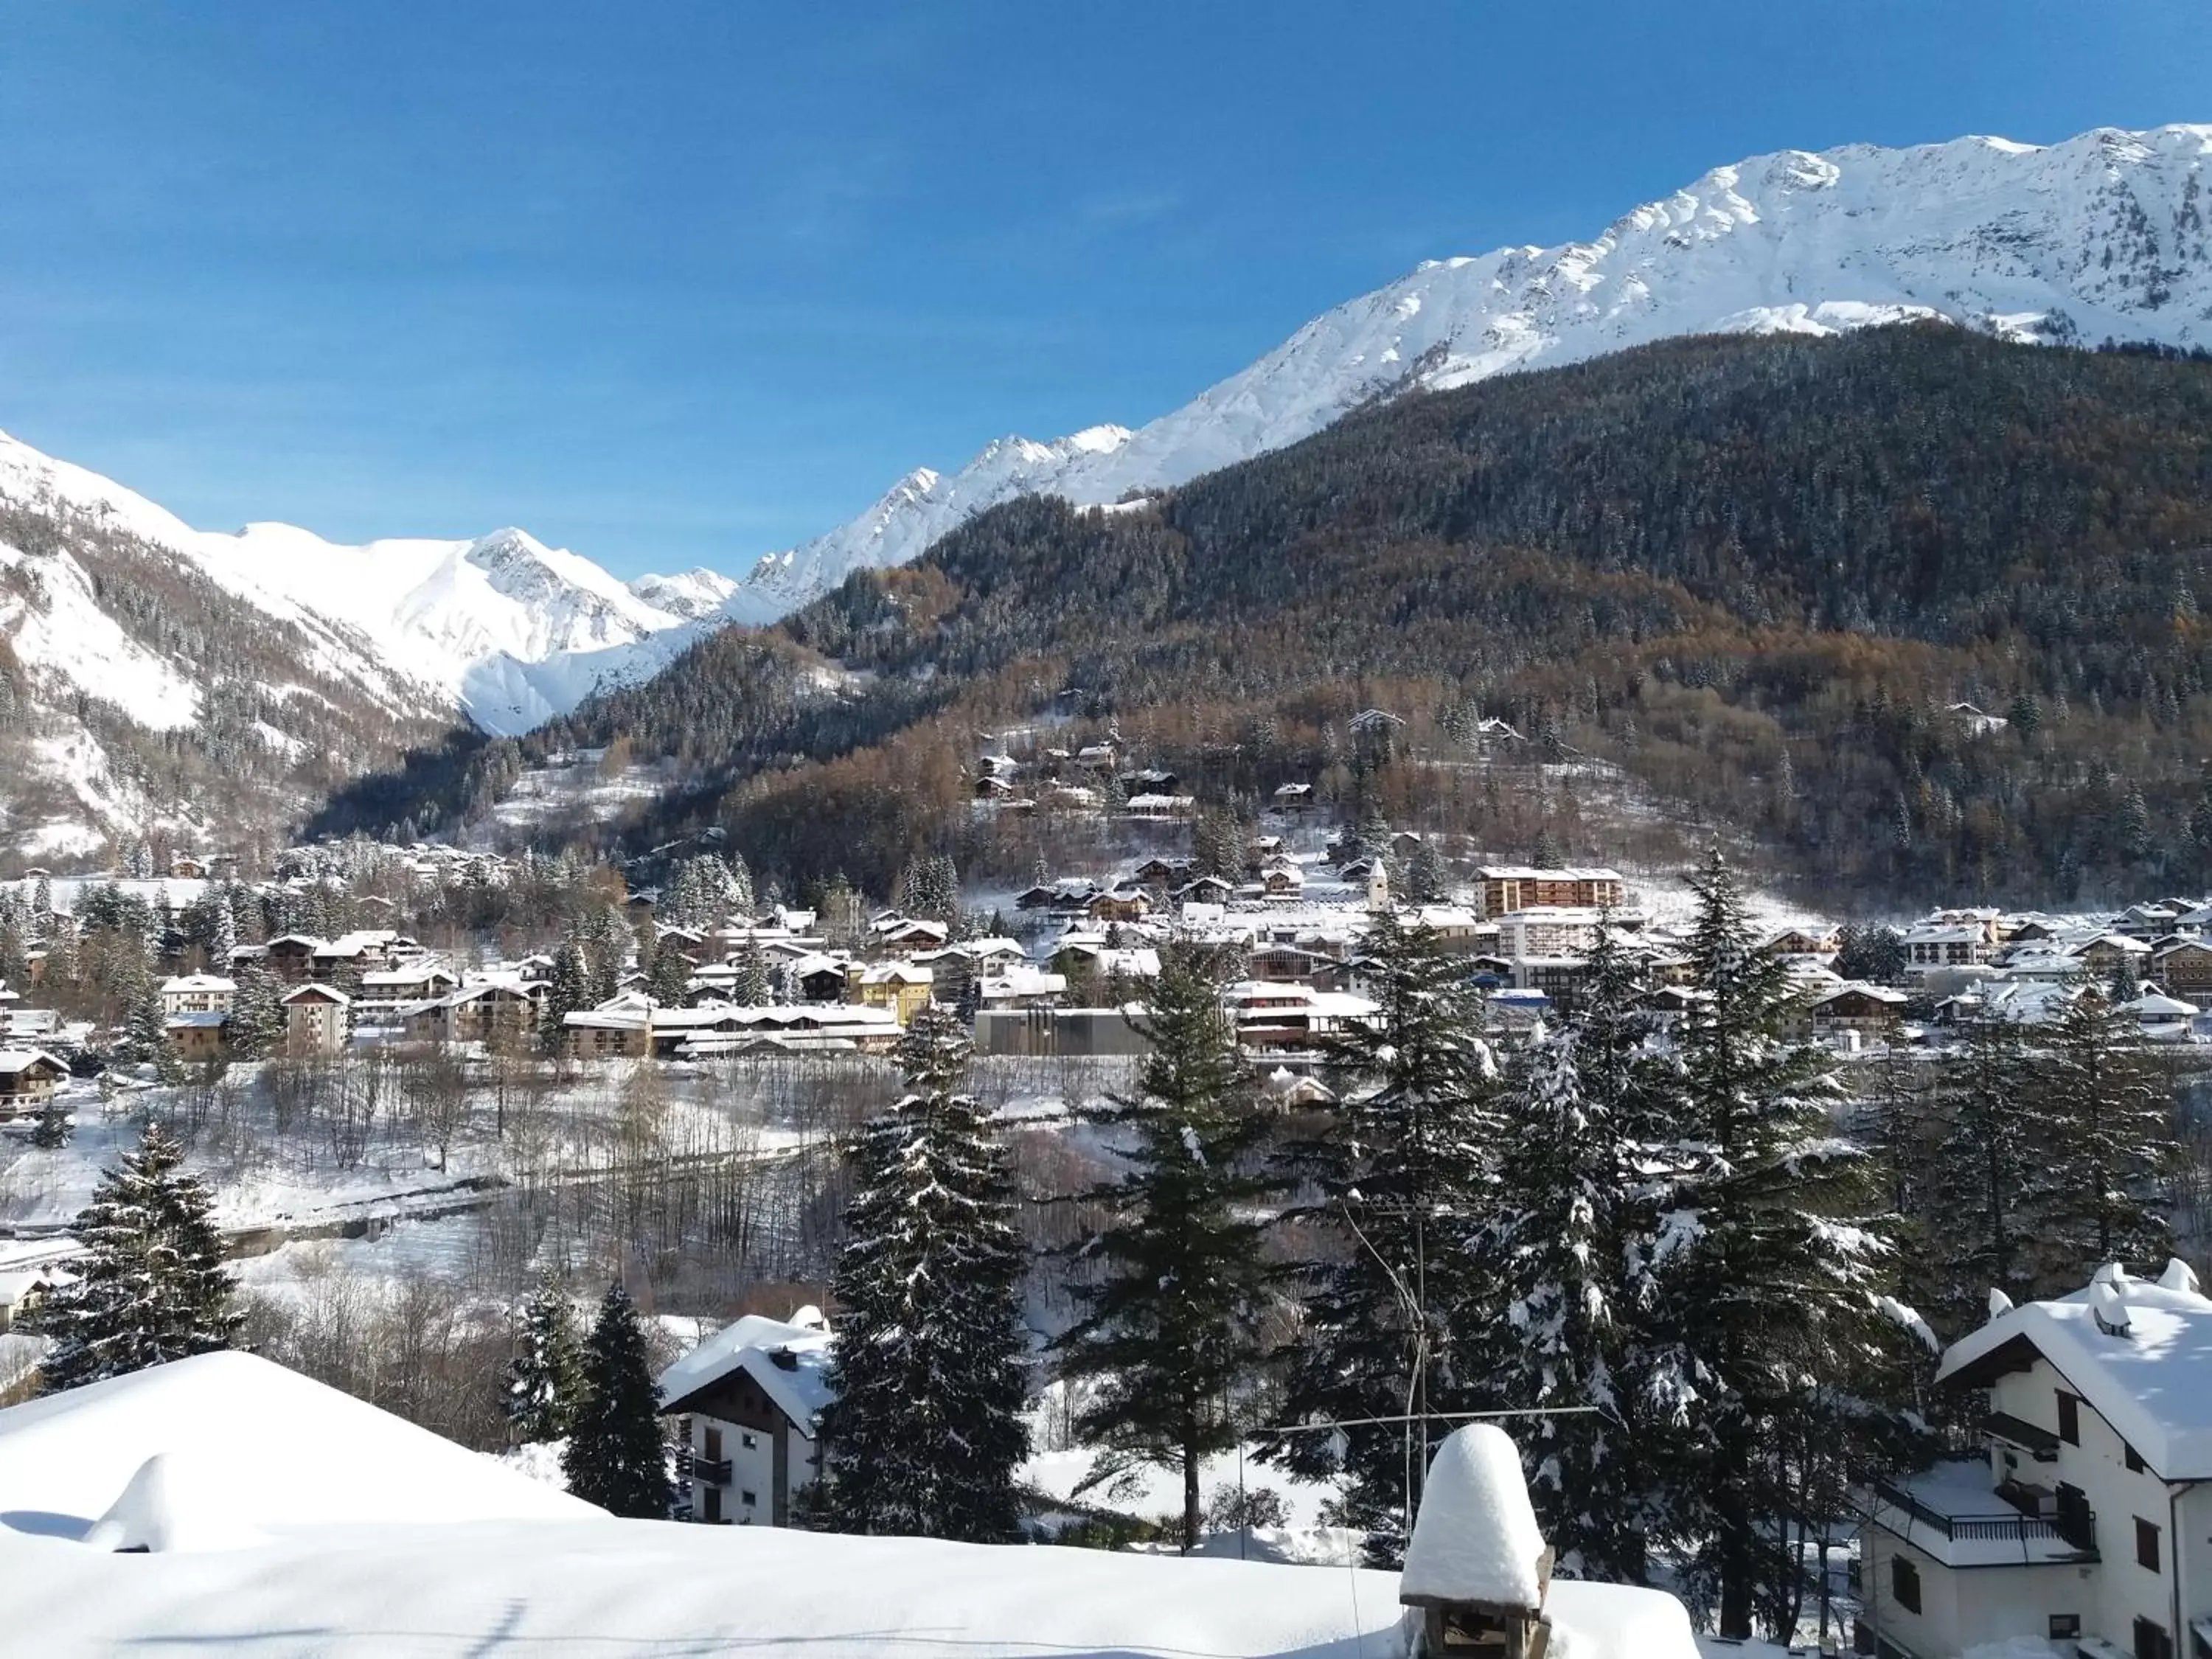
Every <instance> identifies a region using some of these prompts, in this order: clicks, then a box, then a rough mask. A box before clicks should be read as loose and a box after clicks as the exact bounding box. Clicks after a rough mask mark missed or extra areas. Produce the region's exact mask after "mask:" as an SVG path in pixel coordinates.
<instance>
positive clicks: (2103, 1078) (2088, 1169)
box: [2033, 993, 2180, 1286]
mask: <svg viewBox="0 0 2212 1659" xmlns="http://www.w3.org/2000/svg"><path fill="white" fill-rule="evenodd" d="M2039 1036H2041V1037H2042V1044H2041V1052H2040V1053H2039V1054H2038V1055H2037V1057H2036V1060H2035V1064H2034V1078H2033V1085H2034V1088H2035V1091H2036V1093H2037V1094H2038V1095H2039V1097H2040V1105H2041V1110H2042V1115H2043V1116H2044V1118H2045V1121H2046V1122H2047V1123H2048V1125H2049V1127H2050V1130H2051V1135H2052V1140H2051V1143H2050V1144H2049V1145H2048V1146H2044V1147H2042V1148H2040V1149H2039V1150H2040V1152H2041V1153H2042V1155H2043V1157H2044V1158H2045V1160H2046V1161H2047V1162H2048V1163H2050V1164H2054V1165H2055V1166H2056V1168H2057V1179H2056V1182H2055V1186H2054V1190H2053V1191H2052V1193H2051V1202H2052V1211H2053V1213H2052V1217H2051V1223H2050V1224H2049V1225H2048V1226H2047V1227H2046V1228H2045V1237H2046V1238H2047V1239H2049V1240H2051V1242H2054V1243H2058V1244H2059V1245H2060V1247H2061V1249H2062V1250H2063V1251H2065V1252H2066V1253H2067V1254H2070V1255H2072V1256H2073V1258H2074V1262H2073V1271H2072V1272H2071V1273H2069V1274H2068V1275H2066V1277H2065V1280H2064V1282H2065V1284H2066V1285H2069V1286H2070V1285H2073V1284H2074V1283H2075V1281H2077V1280H2078V1279H2080V1278H2081V1266H2080V1264H2081V1262H2082V1261H2093V1262H2106V1261H2123V1262H2130V1261H2131V1262H2135V1263H2136V1264H2138V1265H2149V1264H2155V1263H2159V1262H2162V1261H2165V1259H2166V1256H2167V1255H2168V1254H2169V1252H2170V1250H2171V1247H2172V1227H2171V1226H2170V1225H2168V1223H2167V1221H2166V1218H2165V1217H2164V1216H2163V1215H2161V1214H2160V1213H2159V1212H2158V1209H2157V1206H2158V1204H2159V1202H2160V1199H2161V1197H2162V1196H2163V1194H2161V1193H2160V1183H2161V1182H2162V1181H2163V1180H2164V1179H2165V1177H2166V1176H2168V1175H2169V1174H2171V1173H2172V1171H2173V1170H2174V1169H2175V1168H2176V1166H2177V1163H2178V1160H2179V1151H2180V1148H2179V1144H2178V1142H2177V1140H2176V1139H2175V1134H2174V1101H2173V1094H2172V1089H2171V1088H2170V1087H2169V1086H2168V1085H2166V1082H2165V1080H2164V1079H2163V1078H2162V1077H2161V1076H2160V1073H2158V1072H2157V1071H2156V1070H2155V1069H2154V1066H2152V1064H2151V1062H2150V1060H2149V1058H2148V1056H2147V1055H2146V1054H2144V1052H2143V1048H2142V1036H2141V1032H2140V1029H2139V1027H2138V1026H2137V1025H2136V1021H2135V1020H2134V1018H2132V1017H2131V1016H2130V1015H2129V1014H2126V1013H2124V1012H2121V1010H2120V1009H2119V1008H2118V1007H2117V1006H2114V1005H2112V1004H2111V1003H2108V1002H2106V1000H2103V999H2102V998H2100V997H2098V996H2097V995H2096V994H2094V993H2085V994H2083V995H2081V996H2079V997H2077V998H2075V1000H2074V1002H2073V1004H2072V1006H2069V1008H2068V1009H2067V1011H2066V1014H2065V1017H2064V1018H2062V1019H2061V1020H2060V1021H2059V1022H2058V1023H2057V1025H2056V1026H2055V1027H2053V1028H2050V1029H2048V1030H2045V1032H2042V1033H2039Z"/></svg>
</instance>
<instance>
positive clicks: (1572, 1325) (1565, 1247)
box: [1454, 1027, 1645, 1583]
mask: <svg viewBox="0 0 2212 1659" xmlns="http://www.w3.org/2000/svg"><path fill="white" fill-rule="evenodd" d="M1577 1054H1578V1042H1577V1035H1576V1033H1575V1031H1574V1030H1572V1029H1571V1027H1561V1028H1559V1029H1556V1030H1549V1031H1545V1032H1541V1033H1539V1034H1537V1035H1536V1036H1534V1037H1533V1038H1532V1040H1531V1041H1530V1042H1529V1044H1528V1047H1527V1048H1525V1049H1523V1050H1522V1053H1521V1054H1519V1055H1517V1056H1516V1059H1515V1061H1514V1063H1513V1065H1512V1066H1510V1068H1509V1070H1508V1073H1507V1082H1506V1087H1505V1090H1504V1099H1503V1101H1502V1102H1501V1115H1502V1118H1503V1120H1504V1121H1503V1124H1502V1127H1501V1129H1500V1131H1499V1136H1498V1182H1497V1189H1496V1198H1495V1203H1494V1214H1493V1216H1492V1219H1491V1220H1490V1222H1489V1224H1488V1225H1486V1227H1485V1228H1484V1229H1483V1230H1482V1231H1480V1233H1478V1234H1476V1235H1475V1237H1474V1239H1473V1241H1472V1248H1473V1249H1474V1252H1475V1255H1476V1258H1477V1260H1478V1261H1480V1263H1481V1274H1480V1277H1481V1279H1482V1282H1483V1284H1484V1286H1485V1289H1486V1292H1487V1295H1488V1298H1489V1299H1488V1300H1487V1302H1486V1311H1487V1312H1488V1314H1489V1317H1488V1318H1487V1319H1480V1318H1476V1317H1464V1316H1463V1318H1462V1322H1461V1323H1460V1326H1459V1328H1457V1329H1455V1332H1454V1337H1455V1342H1456V1343H1457V1345H1458V1346H1459V1347H1460V1349H1461V1351H1462V1354H1463V1356H1464V1358H1463V1361H1462V1364H1464V1366H1465V1368H1466V1369H1467V1370H1469V1371H1470V1372H1472V1373H1474V1375H1475V1376H1476V1377H1477V1378H1478V1380H1479V1386H1480V1389H1481V1391H1482V1392H1483V1394H1484V1395H1486V1397H1487V1398H1488V1400H1489V1401H1491V1402H1492V1406H1493V1407H1495V1408H1497V1409H1502V1410H1507V1411H1527V1410H1530V1409H1532V1408H1536V1407H1546V1406H1560V1407H1576V1408H1578V1409H1577V1410H1576V1411H1572V1412H1569V1413H1563V1414H1562V1415H1559V1416H1557V1417H1541V1418H1534V1419H1528V1421H1526V1422H1524V1423H1518V1424H1516V1425H1514V1426H1515V1431H1516V1440H1517V1442H1518V1443H1519V1444H1520V1446H1521V1449H1522V1456H1523V1458H1524V1459H1526V1461H1527V1462H1528V1466H1529V1468H1528V1474H1529V1487H1528V1490H1529V1496H1530V1498H1532V1499H1533V1500H1534V1504H1535V1506H1536V1516H1537V1518H1538V1520H1539V1521H1541V1522H1542V1523H1543V1529H1544V1537H1545V1539H1546V1541H1547V1542H1549V1543H1550V1544H1551V1546H1552V1547H1553V1549H1554V1550H1555V1551H1557V1552H1558V1553H1559V1564H1560V1569H1561V1571H1564V1572H1565V1573H1567V1574H1568V1575H1570V1576H1571V1577H1589V1578H1601V1579H1607V1580H1613V1581H1616V1582H1625V1583H1640V1582H1642V1580H1643V1578H1644V1557H1645V1540H1644V1527H1643V1521H1644V1501H1643V1500H1644V1487H1643V1486H1642V1484H1641V1483H1642V1481H1643V1479H1644V1469H1643V1468H1642V1467H1641V1466H1640V1462H1639V1460H1638V1457H1637V1456H1636V1455H1635V1454H1636V1452H1637V1450H1638V1448H1637V1447H1635V1446H1634V1445H1633V1444H1632V1436H1631V1432H1630V1431H1629V1427H1628V1424H1627V1423H1626V1422H1625V1421H1624V1418H1623V1407H1624V1403H1625V1402H1624V1401H1623V1398H1622V1395H1623V1379H1622V1378H1621V1376H1620V1375H1619V1373H1620V1370H1621V1360H1622V1356H1623V1354H1624V1352H1626V1351H1627V1350H1628V1349H1629V1346H1630V1342H1629V1338H1630V1329H1629V1327H1630V1326H1631V1325H1632V1322H1633V1321H1634V1320H1635V1318H1636V1317H1637V1315H1638V1311H1639V1310H1638V1309H1637V1307H1636V1306H1635V1304H1634V1299H1633V1297H1632V1293H1631V1291H1630V1290H1629V1288H1628V1285H1627V1284H1626V1277H1627V1275H1626V1262H1627V1261H1628V1260H1629V1257H1628V1252H1627V1245H1628V1240H1629V1236H1630V1233H1631V1231H1632V1223H1631V1216H1632V1214H1633V1212H1634V1206H1635V1204H1636V1200H1637V1197H1638V1184H1639V1183H1638V1170H1637V1168H1636V1159H1637V1157H1638V1148H1637V1147H1636V1146H1634V1145H1633V1144H1632V1143H1631V1142H1630V1141H1628V1140H1627V1139H1626V1138H1625V1137H1624V1136H1623V1135H1622V1133H1621V1131H1620V1125H1619V1123H1618V1122H1617V1121H1616V1120H1615V1118H1614V1116H1613V1112H1612V1110H1611V1109H1610V1107H1609V1104H1608V1103H1607V1100H1606V1099H1605V1098H1604V1097H1603V1094H1602V1092H1599V1093H1596V1094H1593V1093H1592V1092H1590V1091H1585V1089H1584V1088H1583V1079H1582V1074H1581V1071H1580V1068H1579V1066H1578V1065H1577ZM1478 1368H1479V1369H1478ZM1592 1407H1595V1411H1592V1410H1590V1409H1589V1408H1592Z"/></svg>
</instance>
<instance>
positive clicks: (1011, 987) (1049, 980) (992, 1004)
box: [975, 964, 1067, 1008]
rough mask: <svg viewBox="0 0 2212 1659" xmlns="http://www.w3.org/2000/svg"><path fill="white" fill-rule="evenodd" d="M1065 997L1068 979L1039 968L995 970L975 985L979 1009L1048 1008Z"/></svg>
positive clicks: (1010, 967) (997, 968) (1011, 966)
mask: <svg viewBox="0 0 2212 1659" xmlns="http://www.w3.org/2000/svg"><path fill="white" fill-rule="evenodd" d="M1066 994H1067V976H1066V975H1065V974H1054V973H1049V972H1048V971H1046V970H1045V969H1042V968H1030V967H1027V966H1017V965H1013V964H1008V965H1006V966H1004V967H994V968H993V969H991V971H989V972H988V973H987V974H985V975H983V976H982V978H981V979H980V980H978V981H976V984H975V1000H976V1003H977V1005H978V1006H980V1007H982V1008H1051V1007H1055V1006H1058V1005H1059V1002H1060V999H1061V998H1062V997H1064V996H1066Z"/></svg>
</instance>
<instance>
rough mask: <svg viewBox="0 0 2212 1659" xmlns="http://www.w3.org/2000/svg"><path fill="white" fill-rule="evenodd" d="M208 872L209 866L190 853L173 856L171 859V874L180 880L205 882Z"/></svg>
mask: <svg viewBox="0 0 2212 1659" xmlns="http://www.w3.org/2000/svg"><path fill="white" fill-rule="evenodd" d="M207 872H208V867H207V866H206V865H205V864H204V863H203V862H202V861H201V860H198V859H196V858H194V857H193V856H192V855H191V854H189V853H177V854H172V855H171V857H170V859H169V873H170V874H171V875H173V876H175V877H177V878H179V879H180V880H185V881H199V880H203V879H204V878H206V876H207Z"/></svg>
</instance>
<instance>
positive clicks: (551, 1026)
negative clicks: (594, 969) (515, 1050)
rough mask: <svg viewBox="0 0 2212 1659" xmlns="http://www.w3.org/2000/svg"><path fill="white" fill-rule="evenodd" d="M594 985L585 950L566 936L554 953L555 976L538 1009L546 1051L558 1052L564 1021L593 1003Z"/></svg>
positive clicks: (540, 1029) (547, 985)
mask: <svg viewBox="0 0 2212 1659" xmlns="http://www.w3.org/2000/svg"><path fill="white" fill-rule="evenodd" d="M590 996H591V987H590V984H589V983H588V981H586V977H585V969H584V953H583V951H581V950H580V948H578V946H577V944H576V941H575V940H574V939H573V938H571V939H563V940H562V942H561V948H560V949H559V950H557V951H555V952H554V953H553V975H552V977H551V979H550V980H549V981H547V983H546V987H545V1002H544V1006H543V1007H541V1008H540V1009H539V1010H538V1036H539V1038H540V1039H541V1040H542V1041H543V1042H544V1045H545V1048H546V1051H547V1052H548V1053H550V1054H558V1053H559V1052H560V1049H561V1042H562V1037H563V1036H564V1035H565V1033H564V1031H563V1029H562V1022H563V1021H565V1020H566V1019H567V1018H568V1016H569V1015H570V1014H573V1013H575V1012H578V1011H579V1010H580V1009H583V1008H587V1007H589V1006H591V1004H590V1001H589V998H590Z"/></svg>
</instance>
